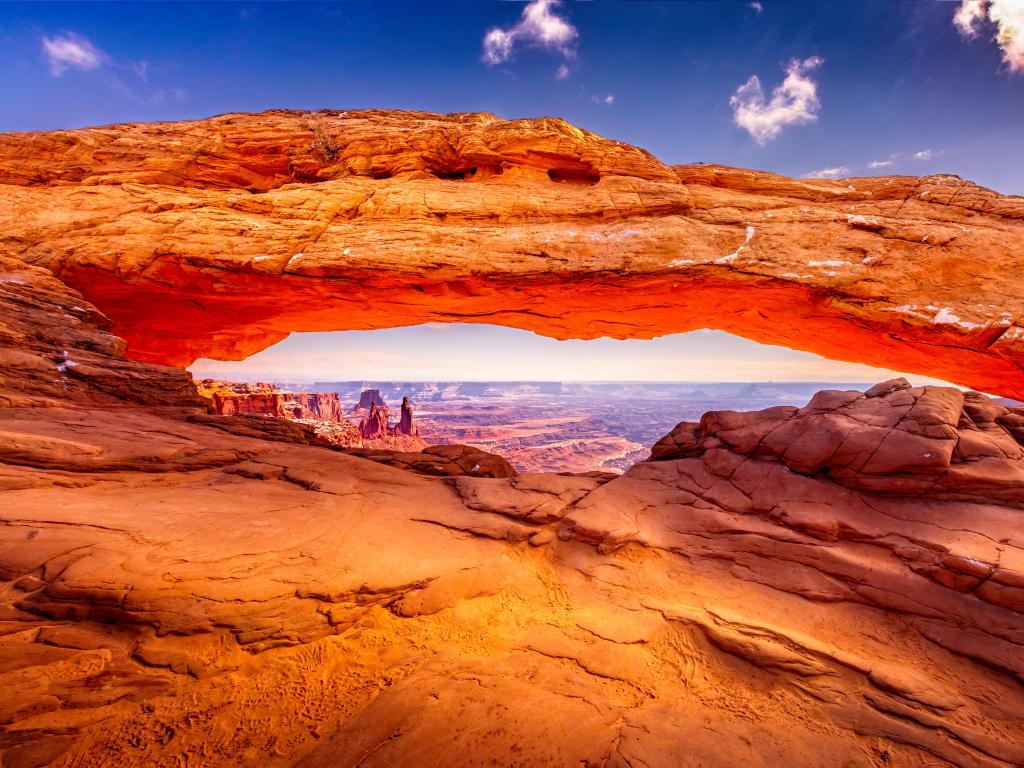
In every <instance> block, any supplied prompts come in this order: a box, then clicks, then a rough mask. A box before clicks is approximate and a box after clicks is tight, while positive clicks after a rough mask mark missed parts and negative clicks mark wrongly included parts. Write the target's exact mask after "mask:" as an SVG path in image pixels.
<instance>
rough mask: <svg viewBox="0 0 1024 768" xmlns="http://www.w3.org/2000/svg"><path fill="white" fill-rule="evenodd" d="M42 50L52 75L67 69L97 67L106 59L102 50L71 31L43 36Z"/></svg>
mask: <svg viewBox="0 0 1024 768" xmlns="http://www.w3.org/2000/svg"><path fill="white" fill-rule="evenodd" d="M42 51H43V57H44V58H45V59H46V62H47V64H49V67H50V74H51V75H53V76H54V77H60V76H61V75H63V74H64V73H65V72H67V71H68V70H69V69H80V70H83V71H89V70H93V69H99V67H101V66H102V65H103V64H104V62H106V61H107V55H106V54H105V53H103V51H101V50H100V49H99V48H97V47H96V46H95V45H93V44H92V43H91V42H89V41H88V40H87V39H86V38H84V37H82V36H81V35H76V34H75V33H73V32H65V33H64V34H61V35H56V36H55V37H44V38H43V40H42Z"/></svg>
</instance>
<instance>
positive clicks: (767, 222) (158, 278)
mask: <svg viewBox="0 0 1024 768" xmlns="http://www.w3.org/2000/svg"><path fill="white" fill-rule="evenodd" d="M325 147H327V148H329V151H327V150H325ZM0 231H3V233H4V237H3V240H2V242H0V248H2V249H4V250H5V251H6V252H9V253H12V254H14V253H17V254H20V255H21V256H22V257H23V258H24V259H25V260H26V261H28V262H30V263H33V264H38V265H42V266H47V267H49V268H51V269H53V271H54V272H55V273H56V274H57V275H58V276H60V277H61V278H62V279H64V280H65V281H66V282H68V283H69V284H71V285H73V286H75V287H77V288H78V289H80V290H81V291H82V292H83V293H84V294H85V296H86V297H87V298H89V299H90V300H91V301H93V302H94V303H96V304H97V305H98V306H99V307H101V308H102V310H103V311H104V312H105V313H106V314H107V315H109V316H110V317H111V318H112V319H113V320H114V323H115V329H116V331H117V333H119V334H120V335H122V336H123V337H124V338H126V339H127V341H128V343H129V355H130V356H131V357H133V358H135V359H139V360H147V361H151V362H160V363H173V364H178V365H181V364H186V363H189V362H191V361H192V360H194V359H195V358H197V357H212V358H219V359H228V358H239V357H244V356H245V355H247V354H251V353H252V352H255V351H257V350H259V349H262V348H264V347H266V346H268V345H270V344H272V343H274V342H276V341H278V340H280V339H281V338H283V337H284V336H285V335H286V334H287V333H289V332H291V331H296V330H342V329H362V328H380V327H389V326H396V325H408V324H414V323H421V322H426V321H442V322H443V321H458V322H488V323H497V324H502V325H509V326H515V327H520V328H525V329H528V330H532V331H536V332H538V333H542V334H546V335H549V336H554V337H558V338H570V337H572V338H594V337H597V336H602V335H607V336H615V337H635V338H649V337H652V336H657V335H661V334H665V333H673V332H679V331H687V330H692V329H694V328H702V327H708V328H718V329H722V330H725V331H730V332H732V333H737V334H740V335H743V336H747V337H749V338H752V339H755V340H758V341H763V342H767V343H773V344H783V345H785V346H789V347H794V348H799V349H806V350H810V351H813V352H818V353H820V354H823V355H825V356H827V357H832V358H837V359H844V360H854V361H857V362H864V363H869V364H872V365H877V366H882V367H887V368H892V369H897V370H904V371H910V372H915V373H922V374H930V375H932V376H935V377H938V378H940V379H944V380H948V381H953V382H957V383H960V384H964V385H968V386H971V387H974V388H976V389H979V390H982V391H986V392H991V393H996V394H1001V395H1005V396H1010V397H1016V398H1024V373H1022V370H1021V365H1022V361H1024V326H1022V324H1021V323H1022V318H1024V305H1022V298H1021V293H1020V287H1019V274H1020V272H1021V269H1022V263H1021V253H1022V252H1024V200H1022V199H1021V198H1017V197H1004V196H1001V195H998V194H996V193H994V192H991V191H989V190H985V189H982V188H980V187H978V186H976V185H974V184H971V183H970V182H968V181H964V180H961V179H959V178H956V177H954V176H931V177H926V178H912V177H877V178H853V179H844V180H841V181H826V180H793V179H788V178H783V177H780V176H775V175H772V174H768V173H761V172H756V171H746V170H741V169H734V168H726V167H722V166H716V165H690V166H676V167H669V166H666V165H664V164H662V163H660V162H659V161H657V160H656V159H655V158H653V157H651V156H650V155H649V154H647V153H646V152H644V151H642V150H640V149H637V148H635V147H631V146H628V145H625V144H622V143H620V142H616V141H611V140H608V139H604V138H602V137H600V136H597V135H595V134H592V133H589V132H587V131H584V130H581V129H578V128H576V127H574V126H572V125H569V124H568V123H566V122H564V121H562V120H556V119H540V120H502V119H500V118H498V117H495V116H494V115H489V114H454V115H437V114H429V113H413V112H386V111H350V112H320V113H316V114H315V115H308V114H303V113H295V112H285V111H271V112H266V113H263V114H259V115H223V116H219V117H215V118H211V119H209V120H202V121H194V122H184V123H163V124H152V125H116V126H107V127H103V128H90V129H81V130H75V131H56V132H50V133H34V134H6V135H3V136H0ZM936 350H941V354H936Z"/></svg>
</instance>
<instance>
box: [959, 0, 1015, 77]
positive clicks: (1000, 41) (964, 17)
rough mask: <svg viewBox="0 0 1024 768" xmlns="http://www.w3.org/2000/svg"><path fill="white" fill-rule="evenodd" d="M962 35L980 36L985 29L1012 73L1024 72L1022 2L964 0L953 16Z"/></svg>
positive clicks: (969, 37)
mask: <svg viewBox="0 0 1024 768" xmlns="http://www.w3.org/2000/svg"><path fill="white" fill-rule="evenodd" d="M953 23H954V24H956V26H957V29H959V30H960V34H961V35H963V36H964V37H966V38H968V39H974V38H976V37H978V36H979V35H980V34H981V32H982V30H983V29H984V28H985V27H986V26H991V27H992V28H993V30H994V34H993V35H992V39H993V40H995V41H996V44H997V45H998V46H999V48H1000V50H1001V51H1002V53H1003V61H1004V62H1005V63H1006V67H1007V69H1009V70H1010V71H1011V72H1024V2H1022V0H962V1H961V3H960V7H959V8H958V9H957V11H956V14H955V15H954V16H953Z"/></svg>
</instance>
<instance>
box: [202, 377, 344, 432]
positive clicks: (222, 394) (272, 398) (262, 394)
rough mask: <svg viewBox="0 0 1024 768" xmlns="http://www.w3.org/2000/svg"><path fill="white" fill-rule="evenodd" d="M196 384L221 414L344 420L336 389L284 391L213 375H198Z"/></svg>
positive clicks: (214, 410) (269, 385) (214, 411)
mask: <svg viewBox="0 0 1024 768" xmlns="http://www.w3.org/2000/svg"><path fill="white" fill-rule="evenodd" d="M196 386H197V388H198V390H199V393H200V394H201V395H202V396H203V397H204V398H206V399H208V400H209V401H210V408H211V409H212V412H213V413H218V414H220V415H221V416H233V415H236V414H246V415H251V416H274V417H275V418H279V419H311V420H316V421H337V422H340V421H344V420H345V409H344V408H343V407H342V405H341V401H340V400H339V399H338V393H337V392H288V391H284V390H281V389H279V388H278V387H276V386H274V385H273V384H261V383H257V384H249V383H240V382H227V381H218V380H216V379H201V380H200V381H198V382H197V383H196Z"/></svg>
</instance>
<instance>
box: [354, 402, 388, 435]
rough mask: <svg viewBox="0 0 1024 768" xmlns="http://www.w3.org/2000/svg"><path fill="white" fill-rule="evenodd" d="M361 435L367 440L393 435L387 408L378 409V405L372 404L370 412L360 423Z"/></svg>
mask: <svg viewBox="0 0 1024 768" xmlns="http://www.w3.org/2000/svg"><path fill="white" fill-rule="evenodd" d="M359 434H360V435H362V436H363V438H364V439H367V440H372V439H374V438H377V437H385V436H386V435H390V434H392V430H391V427H390V426H388V409H387V407H386V406H381V407H378V406H377V404H376V403H370V412H369V413H368V414H367V415H366V418H365V419H363V420H362V421H360V422H359Z"/></svg>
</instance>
